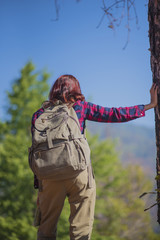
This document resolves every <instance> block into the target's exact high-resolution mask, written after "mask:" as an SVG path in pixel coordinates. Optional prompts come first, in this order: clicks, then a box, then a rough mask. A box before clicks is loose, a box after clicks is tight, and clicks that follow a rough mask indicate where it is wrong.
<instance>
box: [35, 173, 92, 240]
mask: <svg viewBox="0 0 160 240" xmlns="http://www.w3.org/2000/svg"><path fill="white" fill-rule="evenodd" d="M66 196H67V197H68V201H69V204H70V217H69V222H70V239H71V240H89V239H90V237H91V232H92V225H93V220H94V208H95V197H96V185H95V180H94V178H93V179H92V187H91V188H89V187H88V172H87V169H86V170H84V171H83V172H81V173H80V174H79V175H78V176H76V177H74V178H71V179H67V180H63V181H52V180H43V181H42V191H41V192H39V206H40V211H41V222H40V226H39V229H38V234H37V235H38V238H37V240H56V229H57V222H58V219H59V216H60V214H61V211H62V208H63V205H64V201H65V198H66Z"/></svg>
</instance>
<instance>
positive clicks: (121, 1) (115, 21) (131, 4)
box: [97, 0, 138, 49]
mask: <svg viewBox="0 0 160 240" xmlns="http://www.w3.org/2000/svg"><path fill="white" fill-rule="evenodd" d="M102 4H103V7H102V10H103V12H104V14H103V16H102V18H101V19H100V22H99V24H98V26H97V28H99V27H100V25H101V24H102V22H103V21H104V17H105V16H106V17H107V19H108V23H109V24H108V27H109V28H111V29H115V28H116V27H119V26H120V25H121V23H122V20H123V19H124V18H126V22H127V24H126V28H127V40H126V43H125V45H124V47H123V49H125V48H126V47H127V45H128V43H129V36H130V31H131V28H130V22H131V20H132V19H131V10H132V9H133V12H134V17H135V20H136V26H138V16H137V12H136V7H135V0H112V3H111V4H109V2H108V0H102ZM115 9H119V12H120V13H119V15H118V14H117V13H115Z"/></svg>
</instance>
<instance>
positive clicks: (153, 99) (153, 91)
mask: <svg viewBox="0 0 160 240" xmlns="http://www.w3.org/2000/svg"><path fill="white" fill-rule="evenodd" d="M157 92H158V86H157V84H156V83H153V84H152V87H151V89H150V96H151V102H150V103H149V104H146V105H144V109H145V110H149V109H151V108H154V107H156V106H157V104H158V97H157Z"/></svg>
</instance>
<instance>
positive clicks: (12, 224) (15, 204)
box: [0, 62, 49, 240]
mask: <svg viewBox="0 0 160 240" xmlns="http://www.w3.org/2000/svg"><path fill="white" fill-rule="evenodd" d="M48 78H49V74H48V73H46V72H42V73H36V72H35V67H34V65H33V64H32V63H31V62H28V63H27V64H26V65H25V66H24V68H23V69H22V70H21V76H20V78H19V79H17V80H16V81H14V83H13V86H12V90H11V92H8V101H9V103H8V107H7V109H6V113H7V116H6V121H5V122H1V123H0V139H1V143H0V239H7V240H18V239H23V240H29V239H34V238H35V232H36V231H35V229H34V228H33V227H32V222H33V213H34V209H35V200H36V196H35V194H34V193H35V191H34V188H33V174H32V172H31V170H30V169H29V167H28V152H27V148H28V147H29V146H30V145H31V133H30V126H31V117H32V114H33V112H35V111H36V110H37V109H38V108H40V104H41V103H42V102H43V101H44V100H45V99H46V98H47V93H48V88H49V86H48V83H47V80H48Z"/></svg>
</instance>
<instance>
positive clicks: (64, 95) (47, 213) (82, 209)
mask: <svg viewBox="0 0 160 240" xmlns="http://www.w3.org/2000/svg"><path fill="white" fill-rule="evenodd" d="M157 89H158V88H157V86H156V84H153V85H152V87H151V90H150V95H151V102H150V103H149V104H147V105H136V106H133V107H120V108H108V107H102V106H99V105H95V104H93V103H90V102H86V101H85V97H84V96H83V95H82V93H81V89H80V85H79V82H78V80H77V79H76V78H75V77H74V76H72V75H62V76H60V77H59V78H58V79H57V80H56V81H55V83H54V85H53V87H52V88H51V90H50V94H49V102H50V104H53V105H54V103H55V102H56V101H57V100H60V101H61V102H62V103H70V104H73V108H74V110H75V112H76V114H77V117H78V120H79V123H80V128H81V133H82V134H83V133H84V128H85V121H86V120H91V121H96V122H127V121H131V120H133V119H136V118H140V117H143V116H145V111H146V110H148V109H151V108H154V107H156V105H157ZM43 112H44V109H43V108H40V109H39V110H38V111H37V112H35V113H34V114H33V117H32V128H31V131H32V133H33V131H34V124H35V121H36V119H37V118H38V117H39V116H40V115H41V114H42V113H43ZM34 180H35V181H34V187H35V188H39V193H38V205H39V208H40V212H41V221H40V226H39V229H38V237H37V239H38V240H44V239H47V240H56V229H57V222H58V219H59V216H60V214H61V211H62V208H63V205H64V201H65V198H66V197H68V201H69V204H70V217H69V222H70V239H71V240H89V239H90V237H91V232H92V225H93V220H94V207H95V197H96V185H95V180H94V177H93V176H92V186H89V184H88V171H87V169H86V170H84V171H82V172H81V173H80V174H78V175H77V176H76V177H71V178H70V179H67V180H63V181H62V180H61V181H52V180H42V181H41V182H39V181H38V179H37V178H36V176H35V179H34Z"/></svg>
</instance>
